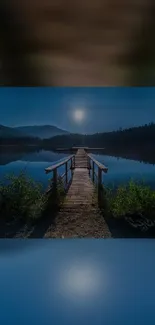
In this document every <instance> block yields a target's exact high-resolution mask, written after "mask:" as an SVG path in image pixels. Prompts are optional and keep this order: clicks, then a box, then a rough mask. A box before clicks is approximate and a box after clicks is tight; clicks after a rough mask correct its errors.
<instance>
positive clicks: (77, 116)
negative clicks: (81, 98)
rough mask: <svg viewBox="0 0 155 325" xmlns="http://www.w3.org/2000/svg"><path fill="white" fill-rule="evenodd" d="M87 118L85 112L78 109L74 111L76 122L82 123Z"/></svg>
mask: <svg viewBox="0 0 155 325" xmlns="http://www.w3.org/2000/svg"><path fill="white" fill-rule="evenodd" d="M84 117H85V114H84V111H83V110H82V109H77V110H75V111H74V120H75V121H77V122H82V121H83V119H84Z"/></svg>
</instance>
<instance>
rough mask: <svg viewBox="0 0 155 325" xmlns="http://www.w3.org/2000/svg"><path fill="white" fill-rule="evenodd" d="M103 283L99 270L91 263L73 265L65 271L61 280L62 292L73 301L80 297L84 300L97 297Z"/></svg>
mask: <svg viewBox="0 0 155 325" xmlns="http://www.w3.org/2000/svg"><path fill="white" fill-rule="evenodd" d="M100 282H101V274H100V272H99V269H97V268H96V267H95V266H94V265H92V264H91V263H90V262H89V263H87V264H86V263H85V262H84V263H82V264H77V263H75V264H71V265H70V266H69V268H68V269H66V270H65V271H63V274H62V275H61V279H60V287H61V291H62V292H64V293H65V295H66V293H67V296H68V297H69V298H70V299H72V298H73V297H77V298H78V297H79V298H84V299H89V298H92V296H94V295H96V294H97V292H98V290H99V286H100Z"/></svg>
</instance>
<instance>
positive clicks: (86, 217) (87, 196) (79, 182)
mask: <svg viewBox="0 0 155 325" xmlns="http://www.w3.org/2000/svg"><path fill="white" fill-rule="evenodd" d="M62 165H65V171H66V172H65V173H64V174H63V175H62V179H64V178H65V183H67V182H69V178H68V172H69V170H71V171H72V180H71V185H70V186H69V189H68V191H67V194H66V197H65V200H64V202H63V205H62V206H61V209H60V211H59V212H58V215H57V217H56V219H55V223H54V224H53V223H51V225H50V227H49V229H48V230H47V232H46V234H45V238H75V237H78V238H82V237H91V238H108V237H111V234H110V231H109V228H108V226H107V224H106V222H105V220H104V218H103V216H102V214H101V211H100V209H99V205H98V195H97V193H96V191H95V186H94V184H93V182H95V177H96V178H97V180H98V186H97V188H98V191H100V186H101V183H102V172H107V170H108V168H107V167H105V166H104V165H102V164H100V163H99V162H98V161H96V160H95V159H94V158H93V157H92V156H91V155H89V154H87V152H86V150H85V148H80V149H77V153H76V154H75V155H72V156H69V157H68V158H67V159H64V161H63V162H60V163H58V164H56V165H55V166H52V167H49V168H46V170H45V171H46V173H49V172H53V179H54V184H55V186H56V183H57V177H58V172H57V170H58V168H59V167H61V166H62ZM95 165H96V167H97V171H98V172H97V173H96V169H95Z"/></svg>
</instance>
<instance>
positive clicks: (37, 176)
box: [0, 150, 155, 189]
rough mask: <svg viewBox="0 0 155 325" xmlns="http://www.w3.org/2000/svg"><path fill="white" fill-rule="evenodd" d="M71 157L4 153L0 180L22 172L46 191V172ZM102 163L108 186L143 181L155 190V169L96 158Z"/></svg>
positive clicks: (107, 158) (0, 156)
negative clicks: (46, 169)
mask: <svg viewBox="0 0 155 325" xmlns="http://www.w3.org/2000/svg"><path fill="white" fill-rule="evenodd" d="M67 156H68V154H63V153H54V152H52V151H44V150H42V151H40V152H32V153H26V152H25V153H22V154H19V153H18V152H17V153H16V154H15V153H10V152H5V153H1V155H0V180H3V178H4V175H5V174H9V173H14V174H16V175H18V174H19V173H20V172H21V170H23V171H25V172H26V173H27V175H29V176H31V177H32V178H33V179H34V180H36V181H38V182H41V183H42V185H43V188H44V189H45V188H47V187H48V184H49V180H50V178H51V177H52V174H48V175H46V174H45V172H44V169H45V168H46V167H49V166H51V165H53V164H55V162H58V161H61V160H62V159H63V158H64V157H67ZM93 156H94V157H95V158H96V159H97V160H99V161H100V162H101V163H103V164H105V165H106V166H107V167H108V173H107V174H103V182H104V184H105V185H107V186H109V185H116V186H117V185H118V184H120V183H121V184H122V183H126V182H127V181H128V180H130V179H131V178H132V179H134V180H144V181H145V182H146V183H147V184H149V185H151V187H153V188H155V166H154V165H151V164H145V163H142V162H139V161H133V160H129V159H122V158H115V157H110V156H106V155H93ZM58 171H59V174H61V175H62V174H63V173H64V172H65V167H64V166H63V167H60V168H59V170H58Z"/></svg>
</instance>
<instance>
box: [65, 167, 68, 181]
mask: <svg viewBox="0 0 155 325" xmlns="http://www.w3.org/2000/svg"><path fill="white" fill-rule="evenodd" d="M65 173H66V185H67V184H68V164H67V162H66V164H65Z"/></svg>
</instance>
